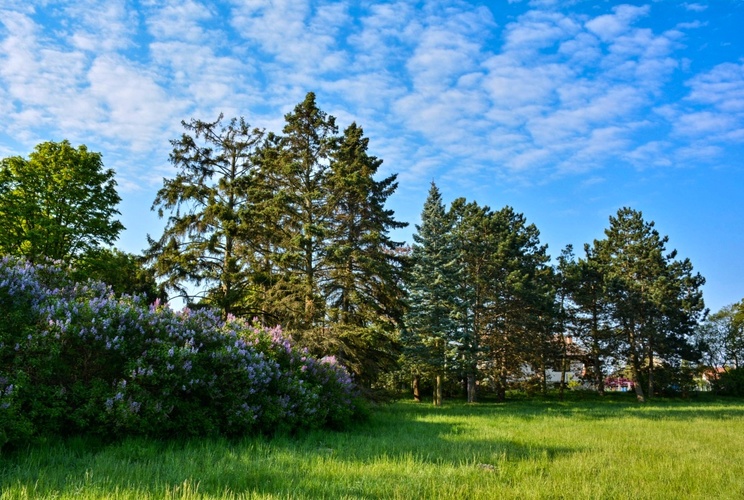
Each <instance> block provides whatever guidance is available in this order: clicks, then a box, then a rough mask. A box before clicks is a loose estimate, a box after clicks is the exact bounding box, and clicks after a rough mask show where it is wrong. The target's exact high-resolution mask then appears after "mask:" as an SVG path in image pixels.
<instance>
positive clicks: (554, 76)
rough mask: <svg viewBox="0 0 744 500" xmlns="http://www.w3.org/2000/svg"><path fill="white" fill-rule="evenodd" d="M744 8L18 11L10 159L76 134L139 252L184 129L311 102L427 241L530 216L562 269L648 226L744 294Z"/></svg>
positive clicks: (192, 2) (222, 4)
mask: <svg viewBox="0 0 744 500" xmlns="http://www.w3.org/2000/svg"><path fill="white" fill-rule="evenodd" d="M743 27H744V2H742V1H734V0H731V1H723V0H719V1H696V2H692V1H691V2H678V1H672V0H668V1H653V0H652V1H647V2H629V3H621V2H614V1H604V2H601V1H589V0H586V1H581V0H574V1H550V0H540V1H538V0H533V1H528V0H522V1H519V0H503V1H491V2H485V1H475V0H473V1H458V0H431V1H399V2H396V1H390V2H375V1H367V0H346V1H321V0H234V1H211V0H204V1H198V0H163V1H158V0H107V1H105V2H104V1H97V0H74V1H55V0H38V1H36V0H27V1H24V2H18V1H16V0H0V117H2V119H0V157H5V156H10V155H23V156H27V155H28V153H29V152H31V150H32V149H33V147H34V146H35V145H36V144H38V143H39V142H42V141H47V140H55V141H59V140H62V139H69V140H70V141H71V142H72V143H73V144H74V145H78V144H86V145H87V146H88V147H89V149H91V150H93V151H99V152H101V153H103V157H104V163H105V164H106V166H107V167H111V168H114V169H115V170H116V172H117V180H118V183H119V192H120V194H121V196H122V198H123V202H122V204H121V205H120V211H121V213H122V216H121V220H122V222H123V223H124V225H125V226H126V227H127V230H126V232H125V233H124V234H123V235H122V238H121V240H120V245H119V246H120V247H122V248H123V249H125V250H127V251H130V252H134V253H138V252H140V251H141V250H142V249H144V248H145V246H146V235H147V234H148V233H150V234H152V235H153V236H156V235H159V231H160V230H161V228H162V222H161V221H159V220H158V219H157V217H156V215H155V213H153V212H151V211H150V206H151V204H152V201H153V198H154V196H155V192H156V191H157V189H158V188H159V187H160V186H161V185H162V179H163V177H164V176H166V177H167V176H171V175H172V174H173V172H174V171H173V169H172V167H171V166H170V165H169V164H168V153H169V147H170V144H169V140H171V139H174V138H177V137H178V136H179V135H180V134H181V132H182V128H181V125H180V123H181V120H189V119H190V118H192V117H193V118H200V119H204V120H211V119H214V118H216V117H217V115H218V114H219V113H220V112H223V113H225V116H226V117H237V116H244V117H245V118H246V120H247V121H248V122H249V123H251V125H254V126H259V127H264V128H266V129H267V130H271V131H276V132H279V131H280V130H281V126H282V122H283V115H284V114H285V113H287V112H289V111H290V110H291V109H292V108H293V107H294V106H295V105H296V104H297V103H299V102H300V101H302V99H303V98H304V96H305V94H306V93H307V92H308V91H313V92H315V93H316V95H317V103H318V105H319V107H320V108H321V109H323V110H324V111H326V112H328V113H330V114H332V115H334V116H336V117H337V119H338V122H339V124H340V125H341V126H342V127H344V126H346V125H348V124H350V123H351V122H352V121H356V122H357V123H358V124H359V125H361V126H362V127H363V128H364V130H365V133H366V135H367V136H368V137H370V150H371V153H372V154H374V155H376V156H378V157H380V158H382V159H383V160H384V162H385V163H384V165H383V166H384V172H382V173H383V174H385V175H387V174H389V173H393V172H396V173H398V174H399V181H400V185H399V189H398V192H397V193H396V194H395V195H394V196H393V197H392V198H391V199H390V206H391V207H392V208H393V209H395V211H396V214H397V217H398V219H399V220H403V221H408V222H410V223H411V227H409V228H408V229H407V230H404V231H401V232H400V233H399V234H397V235H396V236H398V238H399V239H401V240H406V241H409V242H410V240H411V233H412V231H413V224H415V223H416V222H418V220H419V214H420V212H421V208H422V205H423V202H424V199H425V197H426V193H427V190H428V188H429V183H430V182H431V181H435V182H436V183H437V184H438V185H439V187H440V189H441V190H442V192H443V195H444V197H445V199H446V201H448V202H449V201H451V200H453V199H454V198H457V197H460V196H464V197H466V198H467V199H469V200H476V201H478V202H479V203H480V204H483V205H489V206H491V207H492V208H500V207H502V206H504V205H511V206H513V207H514V208H515V209H516V210H518V211H520V212H523V213H524V214H525V215H526V217H527V219H528V221H531V222H534V223H535V224H536V225H537V227H538V228H539V229H540V231H541V235H542V240H543V242H545V243H547V244H548V245H549V250H550V253H551V254H552V255H554V256H556V255H558V254H559V253H560V250H561V249H562V248H563V247H564V246H565V245H566V244H568V243H572V244H573V245H574V246H575V247H577V248H579V249H580V248H581V247H582V246H583V244H584V243H586V242H591V241H592V240H593V239H595V238H600V237H602V235H603V230H604V229H605V228H606V227H607V226H608V217H609V216H610V215H612V214H615V213H616V212H617V210H618V209H619V208H620V207H623V206H630V207H632V208H634V209H636V210H640V211H642V212H643V214H644V217H645V218H646V220H649V221H650V220H653V221H655V222H656V227H657V228H658V229H659V231H660V232H661V233H662V234H666V235H668V236H669V238H670V241H669V248H670V249H671V248H676V249H677V250H678V251H679V255H680V257H689V258H690V259H691V260H692V263H693V265H694V266H695V269H696V270H697V271H699V272H701V273H702V274H703V275H704V276H705V277H706V278H707V280H708V283H707V285H706V287H705V294H706V302H707V304H708V306H709V307H710V308H711V309H713V310H717V309H719V308H720V307H721V306H723V305H726V304H729V303H732V302H735V301H738V300H740V299H741V298H742V297H744V222H743V221H744V217H743V215H744V196H743V195H744V165H743V159H744V36H742V29H744V28H743Z"/></svg>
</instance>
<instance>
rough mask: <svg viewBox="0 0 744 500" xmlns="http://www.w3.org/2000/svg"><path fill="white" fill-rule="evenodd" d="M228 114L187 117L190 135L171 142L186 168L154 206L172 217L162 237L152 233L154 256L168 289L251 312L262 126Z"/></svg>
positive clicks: (174, 159)
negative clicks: (253, 193) (252, 213)
mask: <svg viewBox="0 0 744 500" xmlns="http://www.w3.org/2000/svg"><path fill="white" fill-rule="evenodd" d="M222 118H223V117H222V115H220V117H219V118H218V119H217V120H216V121H214V122H204V121H201V120H195V119H192V120H191V121H190V122H188V123H187V122H182V124H183V126H184V128H185V129H186V130H187V133H184V134H183V135H182V137H181V138H180V139H178V140H173V141H171V144H172V145H173V152H172V153H171V155H170V161H171V163H173V165H174V166H176V167H177V168H178V169H179V171H178V174H177V175H176V177H175V178H173V179H164V180H163V187H162V188H161V189H160V190H159V191H158V193H157V196H156V197H155V201H154V202H153V207H152V208H153V210H155V209H157V211H158V215H159V216H160V217H161V218H162V217H163V216H164V214H165V212H166V211H168V212H170V215H169V217H168V221H167V223H166V226H165V229H164V232H163V235H162V236H161V237H160V238H159V239H157V240H154V239H152V238H150V237H149V236H148V241H149V243H150V248H149V250H148V251H147V257H148V259H149V260H150V261H152V262H154V269H155V271H156V273H157V275H158V276H159V277H161V278H164V279H165V281H164V284H165V286H166V287H167V289H168V290H173V291H176V292H177V293H178V294H179V296H181V297H184V298H186V299H187V300H189V301H193V300H195V299H197V298H201V299H202V300H203V301H204V302H205V303H207V304H209V305H212V306H215V307H217V308H219V309H220V310H222V311H223V313H224V314H246V315H249V314H252V313H255V309H254V307H255V306H254V305H251V304H248V306H247V307H246V301H245V298H246V297H247V296H248V295H249V290H250V289H251V288H252V287H253V283H252V280H251V269H252V268H251V266H250V265H249V263H250V262H251V260H252V259H253V255H252V253H249V252H244V248H243V247H244V246H245V243H246V242H248V241H250V239H251V237H252V234H251V221H250V220H249V219H248V218H247V217H245V210H246V209H247V207H248V202H249V199H248V188H249V186H250V184H251V179H252V177H253V175H254V170H255V168H256V164H255V150H256V148H257V147H258V146H259V145H260V144H261V141H262V138H263V132H262V131H260V130H258V129H251V128H250V126H249V125H248V124H247V123H246V122H245V120H244V119H243V118H240V119H232V120H231V121H230V123H229V124H227V125H226V126H223V125H222ZM192 286H195V287H197V290H196V291H195V292H191V291H190V287H192Z"/></svg>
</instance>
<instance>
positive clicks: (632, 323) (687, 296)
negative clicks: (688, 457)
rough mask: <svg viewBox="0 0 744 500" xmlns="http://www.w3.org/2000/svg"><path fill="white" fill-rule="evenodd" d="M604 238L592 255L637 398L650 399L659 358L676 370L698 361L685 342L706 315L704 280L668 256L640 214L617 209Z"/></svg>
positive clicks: (672, 255)
mask: <svg viewBox="0 0 744 500" xmlns="http://www.w3.org/2000/svg"><path fill="white" fill-rule="evenodd" d="M605 235H606V237H605V239H603V240H599V241H596V240H595V242H594V250H593V252H594V254H595V255H596V258H597V261H598V263H599V265H600V266H601V268H602V272H603V273H604V275H605V279H606V280H607V286H608V294H609V301H610V303H611V305H612V314H613V319H614V321H615V324H616V328H617V330H618V331H619V332H620V333H621V334H622V337H623V341H624V355H625V359H626V361H627V364H628V367H629V368H630V371H631V375H632V379H633V382H634V385H635V391H636V395H637V398H638V400H639V401H645V399H646V397H647V396H648V397H650V396H652V395H653V392H654V370H655V366H656V365H658V364H659V362H660V360H664V361H666V362H668V363H672V364H676V365H678V366H679V364H680V362H681V360H683V359H687V360H689V359H692V358H695V357H696V353H695V352H693V349H692V345H691V343H690V342H689V339H690V336H691V335H692V332H693V329H694V326H695V325H696V323H697V320H698V319H699V318H701V317H702V316H703V315H704V310H705V306H704V303H703V299H702V291H701V290H700V288H701V287H702V285H703V284H704V283H705V279H704V278H703V277H702V276H700V274H693V271H692V264H691V263H690V261H689V259H686V260H683V261H678V260H675V257H676V254H677V252H676V251H672V252H670V253H668V254H667V253H666V243H667V242H668V237H666V236H664V237H662V236H660V234H659V232H658V231H657V230H656V229H655V228H654V223H653V222H646V221H644V220H643V214H642V213H641V212H638V211H635V210H632V209H630V208H622V209H620V210H619V211H618V213H617V216H616V217H610V227H609V228H608V229H606V230H605ZM644 375H645V377H644ZM642 378H645V382H646V384H647V392H646V393H645V394H644V390H643V387H642Z"/></svg>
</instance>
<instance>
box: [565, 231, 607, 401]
mask: <svg viewBox="0 0 744 500" xmlns="http://www.w3.org/2000/svg"><path fill="white" fill-rule="evenodd" d="M584 252H585V256H584V258H581V259H576V258H575V256H574V255H573V251H572V248H571V246H570V245H569V247H567V248H566V250H565V251H564V253H563V254H562V255H561V257H560V258H559V259H558V261H559V262H558V275H559V279H560V282H561V287H562V289H563V290H564V294H565V300H564V302H563V303H562V306H563V307H562V309H563V311H564V313H565V315H564V318H565V322H566V323H565V329H564V330H565V331H567V332H570V334H571V335H572V338H574V339H576V340H577V342H578V344H579V345H580V346H582V347H583V348H585V349H586V350H587V353H588V354H587V357H586V359H585V364H586V365H587V373H588V376H589V378H590V380H591V382H592V384H593V385H594V387H595V388H596V389H597V391H598V392H599V393H600V394H604V380H605V365H606V364H607V361H608V360H609V359H611V358H612V355H613V354H614V353H615V352H616V350H617V342H616V341H615V336H614V329H613V322H612V317H611V304H610V303H609V301H608V291H607V286H606V280H605V276H604V273H603V269H602V267H601V266H600V265H599V262H598V261H597V258H596V256H595V255H594V253H593V251H592V248H591V247H590V246H589V245H585V247H584Z"/></svg>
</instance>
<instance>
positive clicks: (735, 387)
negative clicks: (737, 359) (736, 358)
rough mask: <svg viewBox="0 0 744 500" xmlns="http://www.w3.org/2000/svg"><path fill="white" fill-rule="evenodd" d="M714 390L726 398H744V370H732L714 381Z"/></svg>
mask: <svg viewBox="0 0 744 500" xmlns="http://www.w3.org/2000/svg"><path fill="white" fill-rule="evenodd" d="M713 390H714V391H716V392H717V393H718V394H723V395H725V396H738V397H741V396H744V368H732V369H730V370H726V371H725V372H723V373H721V374H720V375H719V376H718V378H717V379H716V380H714V381H713Z"/></svg>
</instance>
